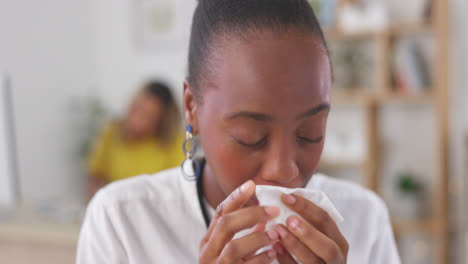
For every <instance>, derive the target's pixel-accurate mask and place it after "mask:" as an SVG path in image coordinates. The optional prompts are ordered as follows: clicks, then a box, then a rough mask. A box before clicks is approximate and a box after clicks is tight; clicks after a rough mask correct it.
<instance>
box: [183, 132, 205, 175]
mask: <svg viewBox="0 0 468 264" xmlns="http://www.w3.org/2000/svg"><path fill="white" fill-rule="evenodd" d="M185 130H186V131H185V140H184V142H183V143H182V151H183V152H184V155H185V159H184V161H182V164H181V165H180V168H181V170H182V175H184V178H185V179H186V180H189V181H195V180H197V178H198V175H200V163H199V162H198V161H197V160H196V159H194V156H195V153H196V152H197V147H198V146H197V142H196V141H195V138H194V137H193V134H192V133H193V129H192V126H191V125H187V126H186V127H185Z"/></svg>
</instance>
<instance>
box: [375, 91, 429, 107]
mask: <svg viewBox="0 0 468 264" xmlns="http://www.w3.org/2000/svg"><path fill="white" fill-rule="evenodd" d="M427 90H428V89H427ZM429 91H430V90H429ZM378 101H379V102H381V103H404V104H430V103H433V102H434V96H433V94H432V93H430V92H426V93H422V94H399V93H395V92H392V93H387V94H384V95H380V96H379V97H378Z"/></svg>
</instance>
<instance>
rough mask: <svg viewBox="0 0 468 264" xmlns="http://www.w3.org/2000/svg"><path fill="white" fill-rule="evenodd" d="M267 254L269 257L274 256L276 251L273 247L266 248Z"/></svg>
mask: <svg viewBox="0 0 468 264" xmlns="http://www.w3.org/2000/svg"><path fill="white" fill-rule="evenodd" d="M267 254H268V257H270V258H274V257H276V251H274V250H273V249H270V250H268V252H267Z"/></svg>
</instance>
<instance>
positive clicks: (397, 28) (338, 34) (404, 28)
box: [325, 21, 432, 41]
mask: <svg viewBox="0 0 468 264" xmlns="http://www.w3.org/2000/svg"><path fill="white" fill-rule="evenodd" d="M431 30H432V24H431V23H430V22H428V21H413V22H398V23H393V24H391V25H390V26H388V27H386V28H384V29H380V30H363V31H358V32H343V31H340V30H338V29H334V30H328V31H325V38H326V39H327V40H329V41H333V40H375V39H378V38H385V37H389V36H401V35H408V34H419V33H424V32H430V31H431Z"/></svg>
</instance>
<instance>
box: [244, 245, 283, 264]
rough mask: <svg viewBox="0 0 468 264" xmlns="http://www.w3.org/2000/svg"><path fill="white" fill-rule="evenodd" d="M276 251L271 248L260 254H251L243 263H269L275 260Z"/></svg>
mask: <svg viewBox="0 0 468 264" xmlns="http://www.w3.org/2000/svg"><path fill="white" fill-rule="evenodd" d="M275 257H276V252H275V251H274V250H272V249H270V250H267V251H265V252H263V253H261V254H258V255H256V256H253V257H251V258H249V259H248V260H246V261H245V262H244V263H245V264H261V263H271V262H273V260H275Z"/></svg>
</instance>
